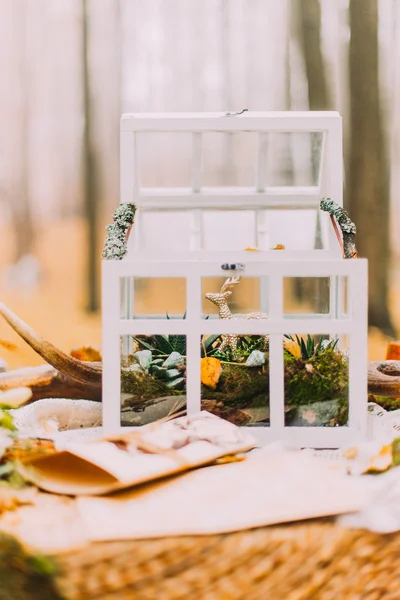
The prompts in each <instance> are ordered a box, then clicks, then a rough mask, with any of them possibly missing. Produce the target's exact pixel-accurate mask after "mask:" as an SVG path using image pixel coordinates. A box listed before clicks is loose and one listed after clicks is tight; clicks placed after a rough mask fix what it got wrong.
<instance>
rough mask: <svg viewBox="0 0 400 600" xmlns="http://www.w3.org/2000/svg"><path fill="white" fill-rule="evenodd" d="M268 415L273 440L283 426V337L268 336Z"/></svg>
mask: <svg viewBox="0 0 400 600" xmlns="http://www.w3.org/2000/svg"><path fill="white" fill-rule="evenodd" d="M269 415H270V428H271V431H272V432H273V435H274V437H275V439H280V436H281V434H282V432H283V428H284V426H285V389H284V363H283V335H276V334H275V335H270V336H269Z"/></svg>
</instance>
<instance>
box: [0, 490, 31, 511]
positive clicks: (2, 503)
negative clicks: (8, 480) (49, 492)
mask: <svg viewBox="0 0 400 600" xmlns="http://www.w3.org/2000/svg"><path fill="white" fill-rule="evenodd" d="M36 496H37V489H36V488H34V487H29V488H23V489H15V488H11V487H1V488H0V514H1V513H2V512H5V511H7V510H14V509H15V508H17V506H21V505H23V504H33V503H34V502H35V499H36Z"/></svg>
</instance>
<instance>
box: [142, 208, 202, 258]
mask: <svg viewBox="0 0 400 600" xmlns="http://www.w3.org/2000/svg"><path fill="white" fill-rule="evenodd" d="M192 218H193V217H192V215H191V213H190V211H170V212H167V211H162V212H143V213H142V214H141V221H140V223H141V229H140V243H141V248H140V250H145V251H147V252H158V251H166V252H178V251H188V250H189V249H190V237H191V226H192ZM134 235H135V231H134V230H133V233H132V237H133V236H134Z"/></svg>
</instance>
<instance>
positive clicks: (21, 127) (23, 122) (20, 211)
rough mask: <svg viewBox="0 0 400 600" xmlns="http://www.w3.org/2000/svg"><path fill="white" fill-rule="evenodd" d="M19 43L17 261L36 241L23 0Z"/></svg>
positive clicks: (18, 21) (15, 187) (18, 4)
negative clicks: (30, 186) (31, 180)
mask: <svg viewBox="0 0 400 600" xmlns="http://www.w3.org/2000/svg"><path fill="white" fill-rule="evenodd" d="M16 9H17V14H16V19H15V22H16V29H17V35H16V44H17V52H18V65H17V72H18V78H19V82H18V84H19V100H20V107H19V109H20V112H19V118H18V119H17V121H16V127H17V131H16V136H17V138H18V146H19V155H18V157H16V158H17V160H18V169H19V170H18V172H17V177H18V179H16V180H15V182H14V185H13V189H12V191H11V213H12V219H13V223H14V232H15V262H18V261H19V260H20V259H21V258H23V257H24V256H26V255H27V254H30V253H31V252H32V247H33V242H34V228H33V218H32V211H31V206H30V198H29V102H30V100H29V85H28V82H29V73H28V56H29V55H28V48H27V31H26V28H27V25H28V22H27V21H28V17H27V14H26V11H27V6H26V3H25V2H24V0H19V2H16Z"/></svg>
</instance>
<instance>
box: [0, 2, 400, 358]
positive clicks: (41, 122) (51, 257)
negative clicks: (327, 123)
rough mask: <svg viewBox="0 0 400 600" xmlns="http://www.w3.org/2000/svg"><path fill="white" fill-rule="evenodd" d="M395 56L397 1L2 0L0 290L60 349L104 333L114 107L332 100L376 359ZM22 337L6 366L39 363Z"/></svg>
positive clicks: (398, 163)
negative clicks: (366, 274) (103, 268)
mask: <svg viewBox="0 0 400 600" xmlns="http://www.w3.org/2000/svg"><path fill="white" fill-rule="evenodd" d="M399 58H400V2H399V0H397V1H396V0H0V75H1V83H2V93H1V95H0V131H1V136H0V156H1V160H0V277H1V300H3V301H4V302H6V303H7V304H9V305H10V307H11V308H12V309H13V310H14V311H16V312H17V313H19V314H20V315H21V316H22V317H23V318H24V319H25V320H27V321H28V322H29V323H30V324H31V325H32V326H33V327H35V328H36V329H37V330H39V331H40V332H41V333H42V334H43V336H45V337H47V338H49V339H51V340H52V341H53V342H54V343H55V344H57V345H58V346H61V347H62V348H63V349H65V350H69V349H70V348H71V347H73V346H76V345H81V344H85V343H90V344H100V342H101V319H100V312H99V310H100V294H99V286H100V255H101V246H102V243H103V239H104V226H105V224H106V223H107V222H109V221H110V220H111V214H112V211H113V210H114V208H115V207H116V205H117V203H118V197H119V118H120V115H121V113H124V112H139V111H145V112H152V111H158V112H163V111H227V110H238V109H241V108H244V107H246V108H248V109H249V110H264V111H265V110H308V109H311V110H325V109H335V110H338V111H339V112H340V113H341V115H342V116H343V125H344V143H345V147H344V164H345V202H346V207H347V209H348V210H349V212H350V214H351V216H352V218H353V220H354V221H355V222H356V224H357V227H358V236H357V245H358V249H359V252H360V254H361V255H362V256H366V257H368V259H369V261H370V298H369V303H370V325H371V335H370V342H371V345H370V357H371V358H383V357H384V351H385V347H386V342H387V339H388V337H396V336H397V335H399V332H400V300H399V298H400V289H399V287H400V278H399V273H400V271H399V258H400V242H399V239H400V238H399V236H398V227H397V224H398V223H399V213H400V198H399V195H398V190H399V189H400V181H399V178H400V152H399V145H400V75H399V70H400V60H399ZM0 337H2V338H6V339H10V340H13V339H14V338H13V336H12V334H11V332H10V331H9V330H8V329H7V327H6V326H5V325H4V324H3V323H2V324H0ZM18 346H19V350H20V351H19V352H18V353H14V354H12V353H10V355H9V356H6V357H5V358H6V359H7V361H8V362H9V364H10V365H11V366H21V365H23V364H35V363H37V361H38V359H37V357H36V356H35V355H34V354H33V352H32V351H30V350H29V349H25V348H22V346H21V343H20V342H18Z"/></svg>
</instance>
